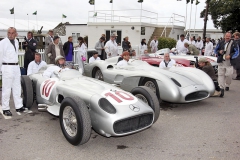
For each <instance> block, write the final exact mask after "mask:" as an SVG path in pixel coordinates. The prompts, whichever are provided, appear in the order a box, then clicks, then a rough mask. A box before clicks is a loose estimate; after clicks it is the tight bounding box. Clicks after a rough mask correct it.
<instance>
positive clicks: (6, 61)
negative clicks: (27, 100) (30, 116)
mask: <svg viewBox="0 0 240 160" xmlns="http://www.w3.org/2000/svg"><path fill="white" fill-rule="evenodd" d="M16 37H17V30H16V28H14V27H10V28H8V30H7V37H6V38H4V39H3V40H1V41H0V71H2V110H3V114H4V115H5V116H12V113H11V111H10V106H9V100H10V96H11V91H12V94H13V100H14V104H15V109H16V112H24V111H25V108H24V106H23V103H22V98H21V83H20V82H21V79H20V77H21V73H20V68H19V65H18V49H19V46H18V40H17V39H16Z"/></svg>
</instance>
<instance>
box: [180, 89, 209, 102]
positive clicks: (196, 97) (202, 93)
mask: <svg viewBox="0 0 240 160" xmlns="http://www.w3.org/2000/svg"><path fill="white" fill-rule="evenodd" d="M207 97H208V92H205V91H198V92H193V93H190V94H188V95H187V96H186V97H185V101H194V100H200V99H203V98H207Z"/></svg>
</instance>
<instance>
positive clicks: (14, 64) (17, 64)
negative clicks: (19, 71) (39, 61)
mask: <svg viewBox="0 0 240 160" xmlns="http://www.w3.org/2000/svg"><path fill="white" fill-rule="evenodd" d="M2 64H3V65H18V63H2Z"/></svg>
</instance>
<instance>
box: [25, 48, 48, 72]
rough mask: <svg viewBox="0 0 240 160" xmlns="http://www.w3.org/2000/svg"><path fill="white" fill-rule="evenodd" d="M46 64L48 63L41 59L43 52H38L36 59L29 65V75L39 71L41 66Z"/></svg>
mask: <svg viewBox="0 0 240 160" xmlns="http://www.w3.org/2000/svg"><path fill="white" fill-rule="evenodd" d="M46 65H47V63H46V62H44V61H42V60H41V54H40V53H37V52H36V53H35V58H34V61H32V62H30V63H29V65H28V70H27V75H30V74H35V73H37V72H38V71H39V69H40V68H42V67H43V66H46Z"/></svg>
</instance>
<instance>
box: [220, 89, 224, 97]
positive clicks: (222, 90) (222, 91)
mask: <svg viewBox="0 0 240 160" xmlns="http://www.w3.org/2000/svg"><path fill="white" fill-rule="evenodd" d="M223 96H224V89H221V94H220V97H223Z"/></svg>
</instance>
